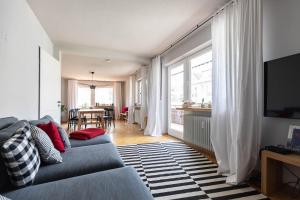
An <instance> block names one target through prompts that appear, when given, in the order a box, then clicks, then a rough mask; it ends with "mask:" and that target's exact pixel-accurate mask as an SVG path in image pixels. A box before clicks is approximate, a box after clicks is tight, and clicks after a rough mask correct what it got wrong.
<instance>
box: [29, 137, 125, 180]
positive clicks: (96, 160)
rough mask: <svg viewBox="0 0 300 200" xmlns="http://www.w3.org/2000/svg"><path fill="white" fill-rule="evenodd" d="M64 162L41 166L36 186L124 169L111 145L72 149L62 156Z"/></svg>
mask: <svg viewBox="0 0 300 200" xmlns="http://www.w3.org/2000/svg"><path fill="white" fill-rule="evenodd" d="M62 158H63V162H62V163H60V164H57V165H45V166H41V167H40V170H39V172H38V174H37V176H36V178H35V182H34V184H40V183H45V182H49V181H56V180H61V179H65V178H69V177H73V176H80V175H84V174H90V173H94V172H98V171H103V170H108V169H113V168H118V167H124V163H123V161H122V159H121V158H120V156H119V154H118V152H117V150H116V148H115V146H114V145H113V144H111V143H108V144H101V145H91V146H83V147H77V148H71V149H69V150H68V151H66V152H65V153H63V154H62Z"/></svg>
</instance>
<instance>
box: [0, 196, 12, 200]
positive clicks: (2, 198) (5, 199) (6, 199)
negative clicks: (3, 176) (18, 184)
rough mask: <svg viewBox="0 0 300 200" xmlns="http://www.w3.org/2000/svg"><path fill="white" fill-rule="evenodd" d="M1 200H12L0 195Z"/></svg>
mask: <svg viewBox="0 0 300 200" xmlns="http://www.w3.org/2000/svg"><path fill="white" fill-rule="evenodd" d="M0 200H10V199H8V198H6V197H4V196H2V195H0Z"/></svg>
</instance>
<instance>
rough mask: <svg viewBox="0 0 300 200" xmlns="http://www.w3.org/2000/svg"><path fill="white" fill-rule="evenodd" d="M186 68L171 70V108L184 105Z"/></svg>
mask: <svg viewBox="0 0 300 200" xmlns="http://www.w3.org/2000/svg"><path fill="white" fill-rule="evenodd" d="M183 79H184V66H183V65H179V66H178V67H175V68H172V69H171V86H170V87H171V106H181V105H182V103H183V98H184V92H183Z"/></svg>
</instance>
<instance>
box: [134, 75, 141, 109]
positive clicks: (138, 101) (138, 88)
mask: <svg viewBox="0 0 300 200" xmlns="http://www.w3.org/2000/svg"><path fill="white" fill-rule="evenodd" d="M135 99H136V100H135V101H136V102H135V103H136V104H137V105H141V104H142V81H141V80H138V81H137V82H136V93H135Z"/></svg>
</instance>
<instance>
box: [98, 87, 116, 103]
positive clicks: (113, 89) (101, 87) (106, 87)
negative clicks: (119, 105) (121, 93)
mask: <svg viewBox="0 0 300 200" xmlns="http://www.w3.org/2000/svg"><path fill="white" fill-rule="evenodd" d="M101 88H110V89H112V102H110V103H105V104H103V105H109V104H113V103H114V87H113V86H102V87H101V86H98V87H96V89H95V96H94V99H95V104H96V103H99V102H97V99H96V91H97V89H101ZM100 105H102V104H100Z"/></svg>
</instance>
